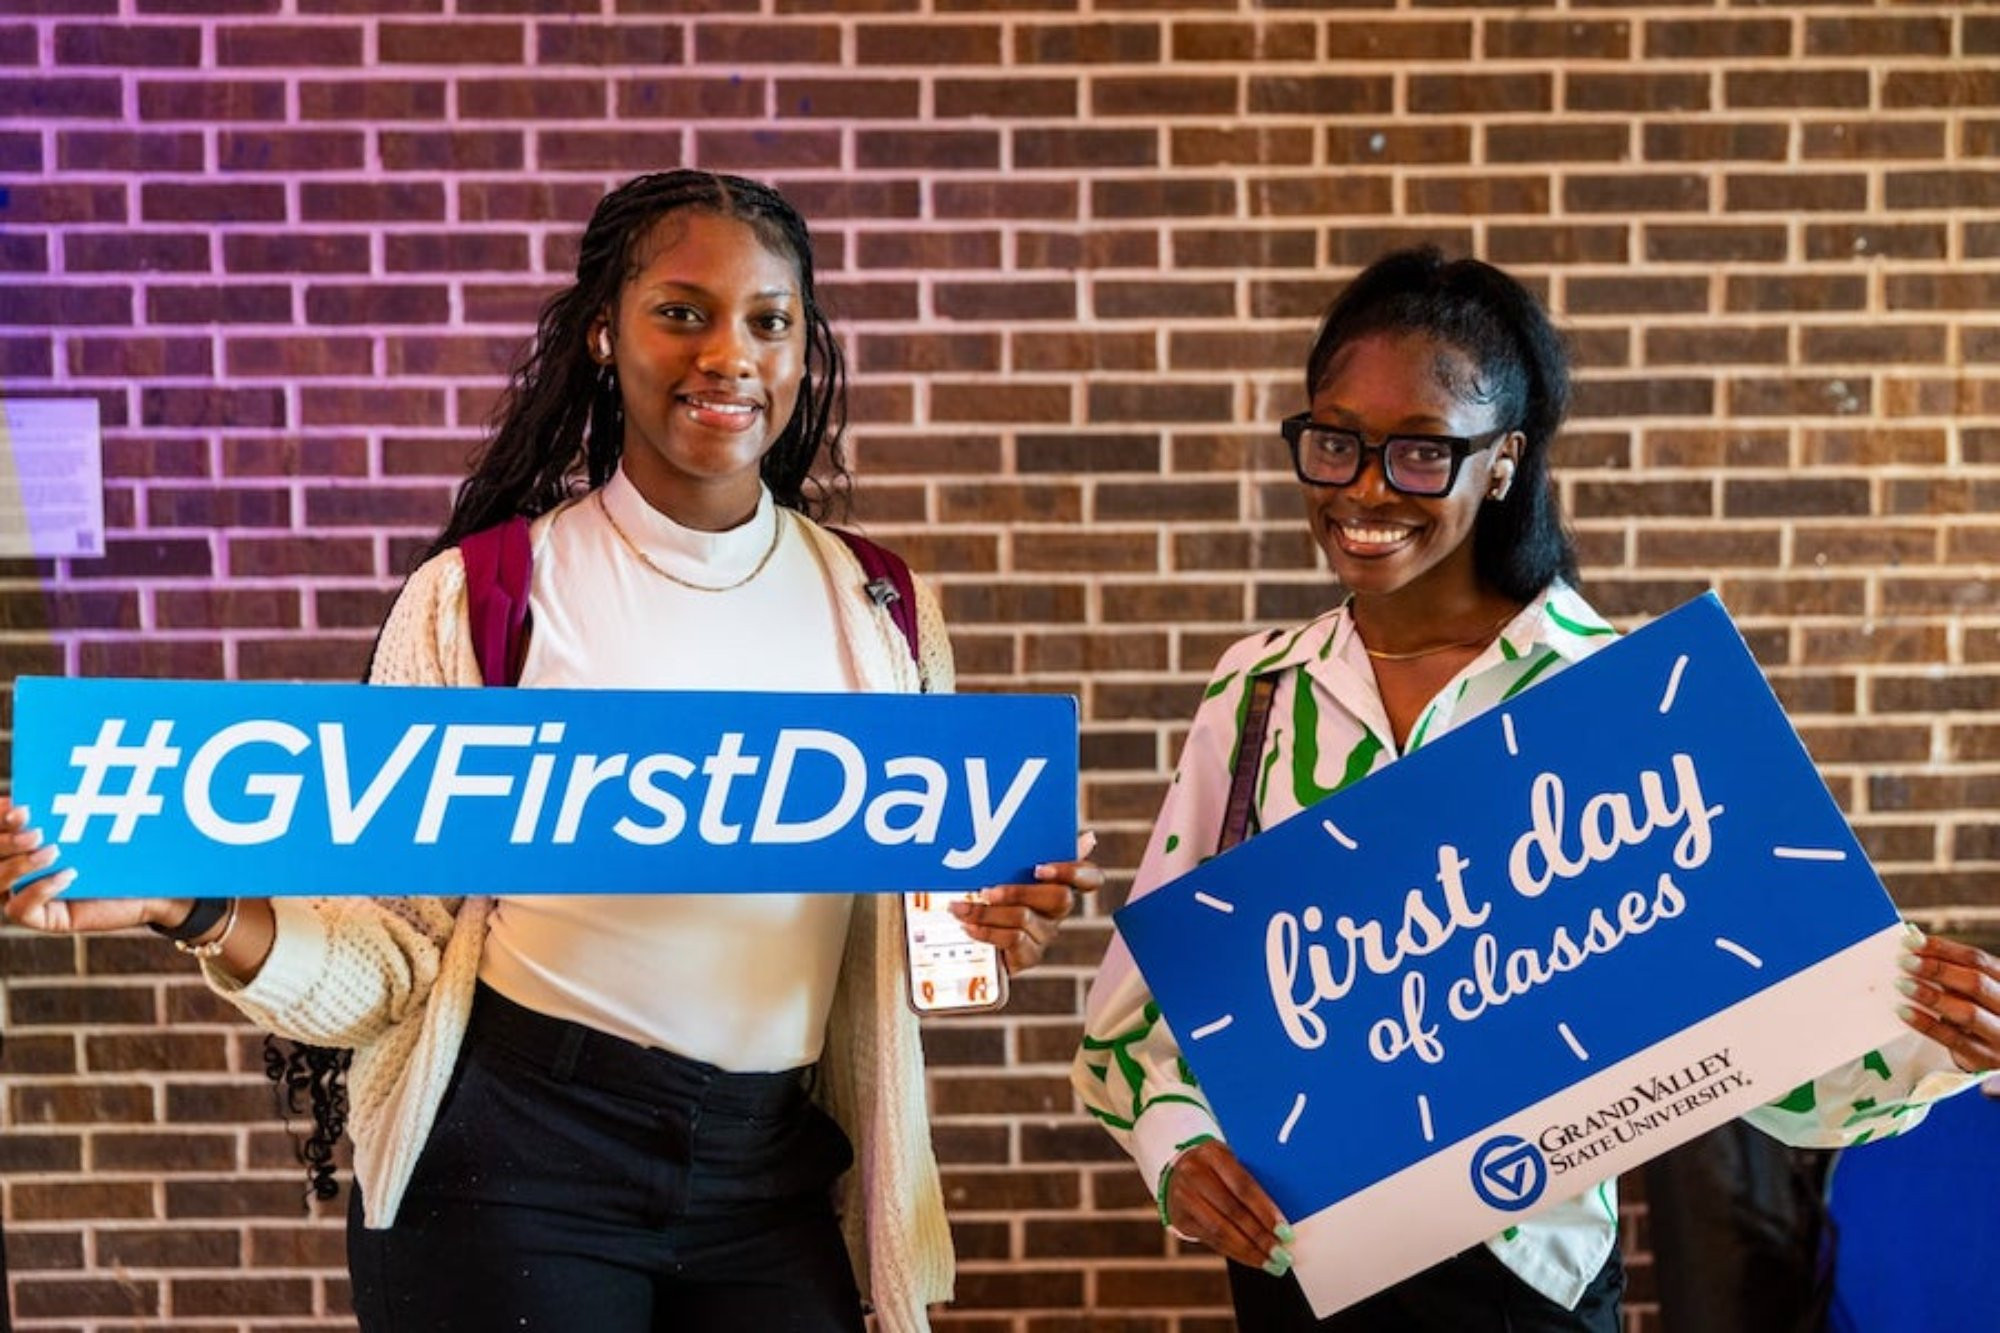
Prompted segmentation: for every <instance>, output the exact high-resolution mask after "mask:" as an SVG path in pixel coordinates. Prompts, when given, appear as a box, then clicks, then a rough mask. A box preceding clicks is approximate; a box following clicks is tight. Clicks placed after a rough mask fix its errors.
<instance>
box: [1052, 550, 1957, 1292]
mask: <svg viewBox="0 0 2000 1333" xmlns="http://www.w3.org/2000/svg"><path fill="white" fill-rule="evenodd" d="M1615 637H1616V631H1615V630H1613V629H1612V627H1611V626H1610V625H1609V624H1608V623H1606V622H1605V621H1604V619H1603V618H1602V617H1600V616H1599V615H1598V614H1597V613H1596V612H1595V611H1593V610H1592V609H1591V608H1590V606H1589V605H1588V604H1587V603H1585V602H1584V600H1583V599H1582V597H1580V596H1579V595H1578V594H1577V593H1576V592H1575V590H1573V589H1571V588H1569V587H1567V586H1565V585H1563V584H1560V583H1558V584H1555V585H1552V586H1551V587H1549V588H1548V589H1546V590H1545V591H1544V592H1543V593H1542V594H1541V595H1539V596H1537V597H1536V598H1534V600H1533V601H1531V602H1530V603H1529V604H1528V606H1527V607H1526V608H1525V609H1524V610H1522V612H1521V614H1520V615H1518V616H1516V617H1515V618H1514V619H1513V620H1512V621H1510V622H1509V623H1508V624H1507V625H1506V626H1505V627H1504V628H1503V629H1502V630H1501V632H1500V635H1499V637H1498V638H1496V639H1495V640H1494V642H1493V643H1492V644H1491V645H1489V646H1488V647H1487V649H1486V650H1485V651H1484V652H1483V653H1481V654H1480V655H1479V656H1478V657H1477V658H1475V659H1474V660H1473V661H1472V662H1471V663H1469V664H1468V665H1467V666H1466V667H1465V669H1464V670H1463V671H1461V672H1459V673H1458V675H1456V676H1455V677H1453V678H1452V679H1451V680H1450V681H1449V682H1448V683H1447V684H1446V685H1445V687H1444V689H1443V690H1441V691H1439V693H1438V695H1437V697H1436V698H1434V699H1432V700H1431V701H1430V703H1429V704H1428V705H1426V706H1425V708H1424V710H1423V712H1422V713H1421V714H1420V715H1419V716H1418V718H1417V721H1416V723H1415V725H1414V726H1412V727H1411V728H1410V734H1409V740H1408V743H1407V745H1406V747H1405V748H1406V749H1411V750H1414V749H1416V748H1417V747H1419V746H1421V745H1425V744H1427V743H1429V742H1430V741H1433V740H1436V739H1437V738H1438V737H1439V736H1442V735H1444V734H1445V733H1446V732H1448V731H1450V730H1451V729H1452V728H1453V727H1455V726H1457V725H1459V724H1460V723H1462V722H1466V721H1468V720H1470V719H1472V718H1475V717H1477V716H1479V715H1480V714H1481V713H1483V712H1485V711H1486V710H1487V709H1489V708H1491V707H1493V706H1494V705H1495V704H1498V703H1501V702H1504V701H1505V700H1507V699H1509V698H1511V697H1512V696H1514V695H1516V694H1518V693H1520V692H1521V691H1522V690H1524V689H1527V688H1528V687H1529V686H1531V685H1533V684H1535V683H1536V682H1538V681H1542V680H1546V679H1548V678H1549V677H1551V676H1553V675H1554V674H1555V673H1556V672H1558V671H1561V670H1562V669H1563V668H1564V667H1566V666H1568V665H1569V664H1571V663H1573V662H1577V661H1581V660H1582V659H1583V658H1585V657H1588V656H1589V655H1590V654H1591V653H1593V652H1595V651H1597V650H1598V649H1599V648H1602V647H1604V646H1605V645H1607V644H1609V643H1610V642H1612V640H1613V639H1614V638H1615ZM1264 674H1275V675H1276V676H1277V689H1276V691H1275V693H1274V694H1273V696H1272V700H1271V714H1270V723H1269V728H1268V731H1267V733H1266V736H1265V741H1264V752H1263V755H1262V758H1261V760H1260V763H1259V766H1258V778H1257V788H1256V812H1257V818H1256V827H1258V828H1270V827H1271V826H1272V825H1274V824H1277V823H1278V822H1279V821H1281V820H1285V819H1289V818H1290V817H1291V816H1293V815H1295V814H1297V813H1298V812H1299V811H1300V810H1302V809H1304V808H1305V807H1306V806H1309V805H1311V804H1313V803H1314V802H1316V801H1318V800H1320V799H1321V798H1322V797H1325V796H1327V795H1329V794H1331V793H1333V792H1336V791H1339V790H1340V789H1341V788H1342V787H1345V786H1346V785H1347V784H1349V783H1351V782H1357V781H1359V780H1360V779H1362V778H1364V777H1366V776H1368V774H1370V773H1373V772H1374V771H1376V770H1377V769H1379V768H1382V767H1383V766H1385V765H1387V764H1391V763H1394V762H1395V760H1396V759H1397V758H1398V757H1399V756H1398V752H1397V750H1396V746H1395V742H1394V740H1393V732H1392V730H1391V728H1390V725H1389V718H1388V713H1387V711H1386V710H1385V709H1384V708H1383V705H1382V698H1381V695H1380V693H1379V692H1378V691H1377V689H1376V686H1375V676H1374V672H1373V671H1372V669H1371V668H1370V666H1369V662H1368V657H1367V654H1366V652H1365V650H1364V649H1363V648H1362V645H1361V640H1360V636H1359V635H1357V634H1356V633H1355V632H1354V620H1353V617H1352V615H1351V614H1350V613H1349V611H1348V609H1347V608H1346V607H1345V606H1342V607H1339V608H1337V609H1335V610H1333V611H1330V612H1328V613H1327V614H1326V615H1323V616H1321V617H1320V618H1318V619H1317V620H1314V621H1312V622H1310V623H1308V624H1306V625H1304V626H1301V627H1299V628H1297V629H1293V630H1289V631H1285V632H1282V633H1279V634H1276V635H1267V634H1257V635H1252V636H1251V637H1249V638H1246V639H1243V640H1241V641H1240V642H1238V643H1237V644H1235V645H1234V646H1233V647H1231V648H1230V649H1229V651H1228V652H1226V653H1224V654H1223V655H1222V660H1221V662H1220V663H1219V664H1218V665H1217V667H1216V670H1215V675H1214V678H1213V679H1212V680H1211V681H1210V682H1209V685H1208V688H1207V690H1206V691H1205V692H1204V694H1203V696H1202V702H1201V706H1200V708H1199V709H1198V710H1197V711H1196V713H1195V718H1194V725H1193V728H1192V729H1191V731H1190V732H1189V734H1188V738H1187V743H1186V746H1185V748H1184V749H1183V751H1182V754H1181V761H1180V766H1179V768H1178V770H1177V771H1176V772H1175V774H1174V779H1173V783H1172V785H1171V786H1170V787H1169V788H1168V791H1167V797H1166V801H1165V802H1164V804H1163V805H1162V806H1161V808H1160V816H1159V820H1158V822H1157V823H1156V824H1155V825H1154V827H1153V836H1152V839H1151V841H1150V843H1149V844H1148V845H1147V848H1146V855H1145V860H1144V861H1143V862H1141V863H1140V866H1139V872H1138V875H1137V877H1136V879H1135V880H1134V882H1133V886H1132V896H1133V897H1135V898H1136V897H1139V896H1140V895H1142V894H1146V893H1150V892H1152V890H1154V889H1156V888H1158V887H1159V886H1160V885H1162V884H1165V883H1167V882H1169V881H1171V880H1173V879H1176V878H1178V877H1179V876H1181V875H1184V874H1186V873H1187V872H1188V871H1190V870H1193V869H1194V868H1195V867H1196V866H1198V865H1200V864H1201V863H1202V862H1203V861H1205V860H1207V859H1208V858H1209V857H1210V856H1212V855H1213V854H1214V853H1215V847H1216V843H1217V840H1218V839H1219V838H1220V836H1221V829H1222V817H1223V806H1224V804H1225V803H1226V801H1227V799H1228V795H1229V786H1230V773H1231V763H1232V761H1233V758H1234V756H1235V753H1236V747H1237V741H1238V738H1239V736H1240V735H1241V734H1242V726H1243V713H1244V707H1245V704H1246V702H1247V700H1248V698H1249V681H1250V679H1251V678H1252V677H1254V676H1258V675H1264ZM1071 1079H1072V1081H1073V1082H1074V1083H1075V1085H1076V1088H1077V1091H1078V1092H1079V1094H1080V1095H1081V1096H1082V1098H1083V1103H1084V1106H1085V1107H1086V1109H1088V1110H1089V1111H1090V1113H1091V1114H1092V1115H1093V1116H1095V1117H1096V1118H1097V1119H1098V1120H1099V1121H1100V1122H1101V1123H1102V1124H1103V1125H1104V1126H1105V1128H1106V1129H1107V1130H1109V1131H1110V1133H1111V1136H1112V1137H1113V1138H1114V1139H1116V1140H1117V1141H1118V1143H1119V1144H1120V1146H1122V1147H1123V1148H1124V1149H1125V1151H1126V1152H1128V1153H1130V1154H1131V1155H1132V1157H1133V1159H1134V1160H1135V1161H1136V1162H1137V1163H1138V1165H1139V1169H1140V1171H1142V1172H1143V1173H1144V1175H1145V1178H1146V1181H1147V1183H1148V1184H1149V1185H1151V1186H1152V1188H1153V1190H1154V1194H1155V1197H1158V1195H1159V1192H1160V1188H1161V1185H1162V1183H1163V1180H1162V1178H1163V1175H1164V1173H1165V1172H1166V1170H1167V1168H1168V1167H1169V1166H1170V1165H1171V1164H1172V1163H1173V1161H1174V1159H1175V1158H1176V1157H1177V1156H1178V1155H1179V1154H1180V1153H1181V1152H1182V1151H1183V1150H1185V1149H1186V1148H1188V1147H1190V1146H1192V1145H1193V1144H1195V1143H1199V1142H1202V1141H1204V1140H1205V1139H1208V1138H1221V1137H1223V1135H1222V1131H1221V1130H1220V1129H1219V1128H1218V1127H1217V1125H1216V1122H1215V1117H1214V1115H1213V1113H1212V1112H1211V1111H1210V1110H1209V1106H1208V1102H1207V1099H1206V1098H1204V1097H1203V1095H1202V1092H1201V1089H1200V1087H1199V1086H1197V1084H1196V1082H1195V1078H1194V1075H1193V1073H1192V1071H1190V1070H1189V1068H1188V1067H1187V1064H1186V1063H1185V1062H1184V1061H1183V1060H1182V1059H1181V1051H1180V1046H1179V1044H1178V1043H1177V1042H1176V1041H1175V1039H1174V1035H1173V1034H1172V1033H1171V1032H1169V1031H1168V1030H1167V1027H1166V1025H1165V1023H1163V1022H1161V1021H1160V1011H1159V1006H1158V1005H1157V1004H1156V1003H1154V1000H1153V995H1152V992H1151V990H1150V989H1148V987H1147V985H1146V981H1145V978H1143V977H1142V976H1140V975H1139V971H1138V969H1137V968H1136V967H1135V966H1134V965H1133V962H1132V956H1131V954H1130V953H1129V952H1127V950H1126V948H1125V944H1124V941H1123V940H1121V939H1117V938H1114V939H1113V941H1112V944H1111V948H1110V951H1109V952H1108V953H1107V954H1106V956H1105V960H1104V965H1103V967H1102V968H1101V969H1100V971H1099V972H1098V975H1097V980H1096V982H1095V984H1094V985H1093V986H1092V987H1091V992H1090V1002H1089V1007H1088V1010H1087V1015H1086V1019H1085V1031H1084V1039H1083V1047H1082V1049H1081V1050H1080V1051H1079V1052H1078V1053H1077V1057H1076V1061H1075V1064H1074V1067H1073V1068H1072V1071H1071ZM1976 1081H1977V1078H1976V1076H1974V1075H1968V1074H1963V1073H1961V1072H1960V1071H1959V1070H1958V1068H1957V1067H1956V1066H1955V1065H1954V1064H1953V1063H1952V1061H1951V1058H1950V1056H1949V1055H1948V1054H1946V1052H1945V1051H1944V1049H1943V1048H1942V1047H1940V1046H1938V1045H1937V1044H1936V1043H1934V1042H1931V1041H1929V1040H1928V1039H1926V1038H1924V1037H1921V1036H1919V1035H1918V1034H1917V1033H1915V1032H1911V1033H1909V1034H1908V1036H1907V1037H1905V1038H1902V1039H1899V1040H1898V1041H1896V1042H1894V1043H1892V1044H1891V1045H1889V1046H1887V1047H1885V1048H1884V1049H1882V1050H1880V1051H1875V1052H1871V1053H1870V1054H1869V1055H1868V1056H1866V1057H1865V1058H1864V1059H1861V1060H1858V1061H1855V1062H1854V1063H1852V1064H1850V1065H1847V1066H1843V1067H1842V1068H1840V1069H1836V1070H1834V1071H1832V1072H1830V1073H1828V1074H1826V1075H1823V1076H1822V1077H1820V1078H1818V1079H1816V1080H1814V1081H1813V1082H1811V1083H1808V1084H1806V1085H1804V1086H1803V1087H1800V1088H1798V1089H1797V1090H1795V1091H1794V1092H1792V1093H1791V1094H1790V1095H1789V1096H1786V1097H1784V1098H1782V1099H1780V1100H1779V1101H1777V1102H1774V1103H1772V1104H1771V1105H1769V1106H1764V1107H1760V1108H1758V1109H1757V1110H1756V1111H1754V1112H1752V1113H1751V1114H1750V1115H1749V1116H1748V1117H1747V1118H1748V1119H1749V1120H1750V1121H1751V1122H1752V1123H1754V1124H1756V1125H1757V1126H1758V1127H1759V1128H1760V1129H1763V1130H1764V1131H1766V1132H1767V1133H1770V1134H1772V1135H1774V1136H1775V1137H1777V1138H1779V1139H1782V1140H1784V1141H1785V1142H1788V1143H1794V1144H1799V1145H1809V1146H1818V1147H1839V1146H1846V1145H1850V1144H1857V1143H1863V1142H1866V1141H1867V1140H1868V1139H1870V1138H1879V1137H1884V1136H1886V1135H1888V1134H1892V1133H1895V1132H1897V1131H1899V1130H1902V1129H1907V1128H1908V1127H1910V1126H1911V1125H1914V1124H1915V1123H1916V1122H1917V1121H1918V1120H1920V1119H1921V1118H1922V1117H1923V1113H1924V1108H1925V1106H1926V1104H1928V1103H1929V1102H1931V1101H1934V1100H1936V1099H1938V1098H1939V1097H1943V1096H1946V1095H1949V1094H1951V1093H1953V1092H1957V1091H1960V1090H1962V1089H1964V1088H1966V1087H1969V1086H1971V1085H1972V1084H1973V1083H1975V1082H1976ZM1356 1114H1357V1115H1359V1114H1365V1108H1356ZM1617 1223H1618V1200H1617V1192H1616V1186H1615V1182H1612V1181H1606V1182H1605V1183H1604V1184H1602V1185H1600V1186H1598V1187H1596V1188H1595V1189H1592V1190H1591V1191H1589V1192H1588V1193H1586V1194H1583V1195H1580V1196H1578V1197H1576V1198H1574V1199H1570V1200H1567V1201H1565V1202H1563V1203H1560V1204H1557V1205H1555V1206H1554V1207H1551V1208H1549V1209H1548V1210H1546V1211H1544V1212H1542V1213H1540V1214H1538V1215H1537V1216H1536V1217H1534V1218H1533V1219H1532V1220H1530V1221H1527V1222H1524V1223H1522V1224H1521V1225H1519V1226H1517V1227H1512V1228H1509V1229H1508V1230H1507V1231H1506V1232H1505V1233H1503V1234H1502V1235H1499V1236H1495V1237H1493V1238H1492V1239H1491V1240H1489V1241H1488V1242H1487V1244H1488V1246H1489V1247H1490V1248H1491V1249H1492V1250H1493V1252H1494V1254H1495V1255H1497V1256H1498V1257H1499V1259H1500V1261H1501V1262H1502V1263H1504V1264H1506V1265H1507V1266H1508V1267H1509V1268H1510V1269H1512V1270H1513V1271H1514V1272H1515V1273H1516V1274H1518V1275H1519V1276H1520V1277H1521V1279H1522V1280H1523V1281H1525V1282H1526V1283H1527V1284H1528V1285H1529V1286H1531V1287H1533V1288H1535V1290H1537V1291H1539V1292H1541V1293H1542V1294H1544V1295H1546V1296H1548V1297H1549V1298H1550V1299H1551V1300H1554V1301H1556V1302H1557V1303H1559V1304H1561V1305H1563V1306H1564V1307H1566V1308H1573V1307H1574V1306H1575V1304H1576V1302H1577V1301H1578V1300H1579V1299H1580V1298H1581V1297H1582V1295H1583V1291H1584V1288H1585V1287H1586V1286H1588V1285H1589V1282H1590V1280H1591V1278H1592V1277H1594V1276H1595V1275H1596V1273H1597V1271H1598V1269H1599V1268H1601V1267H1602V1266H1603V1264H1604V1261H1605V1259H1606V1258H1607V1257H1608V1256H1609V1255H1610V1252H1611V1248H1612V1246H1614V1245H1615V1244H1617Z"/></svg>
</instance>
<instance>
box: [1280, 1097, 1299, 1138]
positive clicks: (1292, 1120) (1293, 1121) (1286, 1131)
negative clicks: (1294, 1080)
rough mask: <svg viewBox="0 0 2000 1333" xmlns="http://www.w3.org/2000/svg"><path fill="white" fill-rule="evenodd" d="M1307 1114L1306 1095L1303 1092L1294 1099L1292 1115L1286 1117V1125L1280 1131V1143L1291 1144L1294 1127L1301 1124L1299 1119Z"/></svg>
mask: <svg viewBox="0 0 2000 1333" xmlns="http://www.w3.org/2000/svg"><path fill="white" fill-rule="evenodd" d="M1305 1113H1306V1095H1305V1094H1304V1093H1303V1092H1302V1093H1300V1094H1299V1095H1298V1096H1297V1097H1295V1098H1293V1099H1292V1113H1291V1114H1290V1115H1288V1116H1286V1117H1285V1123H1284V1125H1283V1127H1281V1128H1280V1129H1279V1130H1278V1142H1279V1143H1289V1142H1291V1138H1292V1128H1293V1126H1295V1125H1297V1124H1298V1123H1299V1117H1300V1116H1302V1115H1304V1114H1305Z"/></svg>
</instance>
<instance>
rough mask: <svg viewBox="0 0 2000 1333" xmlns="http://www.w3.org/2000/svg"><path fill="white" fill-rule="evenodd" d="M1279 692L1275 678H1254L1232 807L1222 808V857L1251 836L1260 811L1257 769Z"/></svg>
mask: <svg viewBox="0 0 2000 1333" xmlns="http://www.w3.org/2000/svg"><path fill="white" fill-rule="evenodd" d="M1277 689H1278V677H1277V676H1276V675H1275V674H1272V675H1266V676H1252V677H1250V701H1249V703H1248V704H1247V705H1246V706H1245V707H1244V710H1243V732H1242V734H1241V735H1240V736H1239V737H1238V738H1237V741H1236V766H1235V768H1234V770H1233V771H1232V772H1231V774H1230V779H1229V803H1228V804H1227V805H1225V806H1224V807H1223V808H1222V836H1221V837H1220V838H1219V839H1217V840H1216V844H1215V850H1216V853H1217V854H1218V855H1220V854H1221V853H1223V852H1226V851H1228V850H1229V849H1230V848H1231V847H1234V846H1235V845H1236V844H1237V843H1239V842H1242V841H1243V839H1245V838H1247V837H1249V836H1250V822H1251V820H1252V818H1253V817H1254V816H1255V814H1256V807H1257V766H1258V761H1260V760H1261V759H1262V758H1263V757H1264V735H1265V733H1266V732H1268V731H1269V730H1270V729H1271V696H1272V695H1273V694H1275V693H1276V692H1277Z"/></svg>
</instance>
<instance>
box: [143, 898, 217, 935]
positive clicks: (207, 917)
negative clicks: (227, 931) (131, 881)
mask: <svg viewBox="0 0 2000 1333" xmlns="http://www.w3.org/2000/svg"><path fill="white" fill-rule="evenodd" d="M234 901H235V899H233V898H197V899H195V900H194V910H193V911H192V912H189V913H188V914H187V916H186V917H185V918H183V919H182V921H181V923H180V924H179V925H178V926H163V925H161V924H160V923H159V922H157V921H148V922H147V923H146V929H148V930H150V931H152V932H153V933H154V934H155V935H164V936H165V937H166V938H168V939H170V940H172V941H173V942H174V943H175V944H186V943H187V942H188V941H190V940H198V939H200V938H201V937H202V936H204V935H206V934H208V932H209V931H211V930H214V929H215V925H216V923H217V922H218V921H220V920H222V918H223V917H225V916H227V915H229V905H230V904H231V903H232V902H234Z"/></svg>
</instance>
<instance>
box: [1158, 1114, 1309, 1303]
mask: <svg viewBox="0 0 2000 1333" xmlns="http://www.w3.org/2000/svg"><path fill="white" fill-rule="evenodd" d="M1167 1220H1168V1221H1169V1222H1171V1223H1173V1227H1174V1230H1176V1231H1178V1232H1180V1233H1181V1234H1182V1235H1184V1236H1189V1237H1192V1238H1193V1239H1195V1240H1198V1241H1200V1242H1201V1243H1202V1244H1204V1245H1206V1246H1208V1247H1209V1248H1210V1249H1212V1250H1215V1251H1216V1252H1217V1253H1219V1254H1222V1255H1224V1256H1226V1257H1227V1258H1230V1259H1233V1260H1235V1261H1236V1262H1237V1263H1239V1264H1242V1265H1243V1266H1244V1267H1246V1268H1261V1269H1263V1270H1264V1271H1265V1272H1266V1273H1269V1274H1270V1275H1271V1276H1273V1277H1283V1276H1284V1275H1285V1274H1286V1273H1289V1272H1290V1271H1291V1269H1292V1252H1291V1249H1290V1244H1291V1240H1292V1229H1291V1228H1290V1227H1289V1226H1287V1225H1286V1224H1285V1217H1284V1214H1283V1213H1280V1212H1279V1211H1278V1205H1277V1204H1275V1203H1273V1202H1272V1201H1271V1196H1270V1195H1268V1194H1266V1193H1265V1192H1264V1187H1263V1186H1262V1185H1259V1184H1258V1183H1257V1182H1256V1180H1255V1179H1254V1178H1253V1177H1252V1176H1251V1175H1250V1173H1249V1172H1248V1171H1245V1170H1244V1169H1243V1164H1242V1163H1241V1162H1239V1161H1237V1160H1236V1154H1235V1153H1233V1152H1231V1151H1230V1150H1229V1146H1228V1145H1227V1144H1225V1143H1223V1142H1222V1141H1221V1140H1220V1139H1210V1140H1209V1141H1208V1142H1206V1143H1198V1144H1196V1145H1195V1146H1194V1147H1192V1148H1189V1149H1188V1150H1187V1151H1186V1152H1184V1153H1182V1154H1181V1155H1180V1156H1179V1157H1178V1158H1176V1159H1175V1160H1174V1165H1173V1168H1172V1172H1171V1174H1170V1175H1168V1177H1167Z"/></svg>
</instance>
